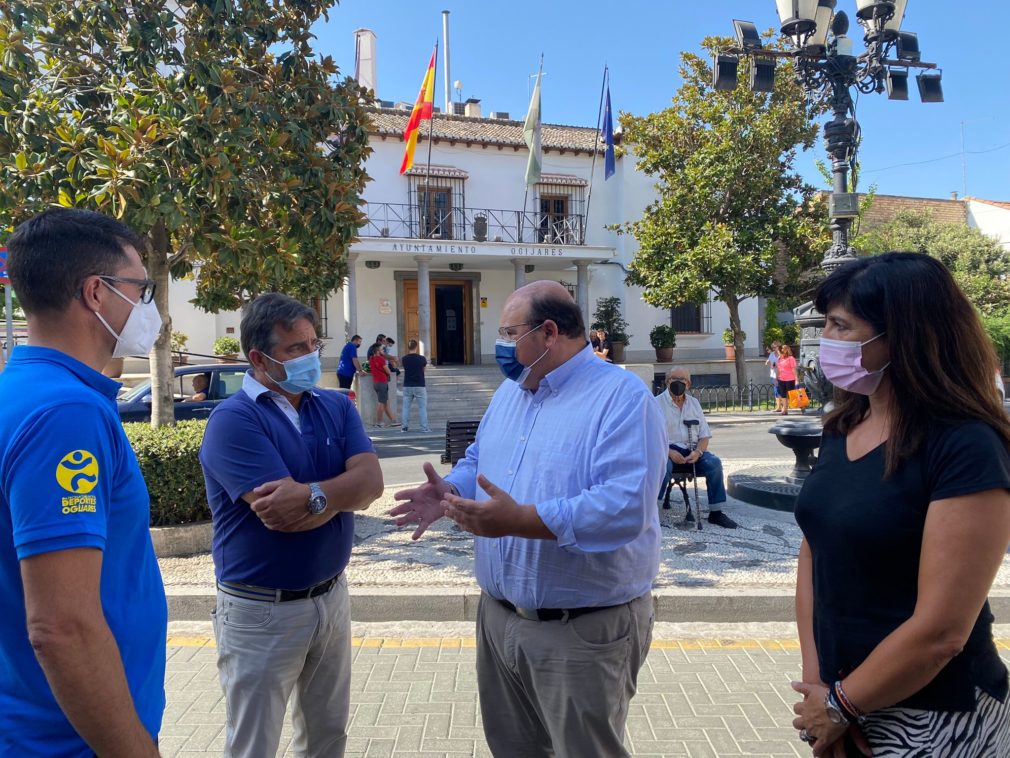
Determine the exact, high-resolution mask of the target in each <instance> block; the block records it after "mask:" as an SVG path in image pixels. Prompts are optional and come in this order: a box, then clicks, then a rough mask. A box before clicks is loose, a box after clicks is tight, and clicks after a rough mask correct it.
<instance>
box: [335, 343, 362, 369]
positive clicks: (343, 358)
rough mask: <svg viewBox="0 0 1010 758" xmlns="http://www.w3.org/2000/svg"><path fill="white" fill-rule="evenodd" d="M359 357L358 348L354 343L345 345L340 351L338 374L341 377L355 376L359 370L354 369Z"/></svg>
mask: <svg viewBox="0 0 1010 758" xmlns="http://www.w3.org/2000/svg"><path fill="white" fill-rule="evenodd" d="M357 357H358V346H357V345H355V344H354V343H353V342H348V343H347V344H346V345H344V349H343V350H341V351H340V362H339V363H338V364H337V374H338V375H339V376H354V375H355V374H356V373H357V371H358V370H357V369H356V368H354V359H355V358H357Z"/></svg>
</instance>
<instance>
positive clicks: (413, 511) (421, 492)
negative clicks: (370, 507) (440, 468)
mask: <svg viewBox="0 0 1010 758" xmlns="http://www.w3.org/2000/svg"><path fill="white" fill-rule="evenodd" d="M424 474H425V476H427V477H428V481H426V482H425V483H424V484H422V485H421V486H420V487H414V488H413V489H409V490H400V491H399V492H397V493H395V494H394V495H393V499H394V500H402V501H403V502H402V503H400V504H399V505H397V506H395V507H393V508H392V509H391V510H390V511H389V515H390V516H398V517H399V518H397V519H396V525H397V526H405V525H407V524H415V523H416V524H417V529H415V530H414V533H413V534H412V535H411V536H410V538H411V539H412V540H416V539H418V538H419V537H420V536H421V535H422V534H424V533H425V531H427V529H428V527H429V526H431V525H432V524H434V523H435V522H436V521H438V520H439V519H440V518H442V516H444V515H445V506H444V505H443V504H442V499H443V498H444V497H445V496H446V493H449V492H451V491H452V490H450V489H449V485H448V484H447V483H446V481H445V480H444V479H443V478H442V477H440V476H439V475H438V474H437V473H436V472H435V467H434V466H432V465H431V464H430V463H425V464H424Z"/></svg>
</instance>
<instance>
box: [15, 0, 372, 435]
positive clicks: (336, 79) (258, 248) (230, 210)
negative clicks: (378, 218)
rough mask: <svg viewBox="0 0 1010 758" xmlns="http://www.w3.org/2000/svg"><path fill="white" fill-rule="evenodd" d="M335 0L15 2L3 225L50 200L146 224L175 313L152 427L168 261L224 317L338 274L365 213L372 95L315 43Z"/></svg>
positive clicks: (320, 289)
mask: <svg viewBox="0 0 1010 758" xmlns="http://www.w3.org/2000/svg"><path fill="white" fill-rule="evenodd" d="M331 5H332V2H326V1H322V2H312V1H311V0H298V1H294V0H243V2H233V1H232V0H175V1H173V0H131V2H129V3H104V2H84V3H67V2H63V1H62V0H31V1H30V2H5V3H3V7H4V11H3V13H2V14H0V56H2V57H0V208H2V209H3V215H4V219H3V222H4V226H8V227H13V226H14V225H16V224H17V223H19V222H20V221H22V220H24V219H25V218H27V217H30V216H31V215H33V214H35V213H37V212H39V211H40V210H42V209H43V208H45V207H46V206H48V205H52V204H59V205H64V206H77V207H84V208H90V209H93V210H97V211H101V212H104V213H109V214H112V215H114V216H116V217H118V218H120V219H122V220H123V221H124V222H126V223H127V224H128V225H130V226H131V227H132V228H134V229H135V230H136V231H138V232H139V233H141V234H143V235H145V236H146V238H147V241H148V250H146V251H141V253H142V255H144V256H145V263H146V265H147V267H148V271H149V273H150V275H151V277H152V278H153V279H155V281H157V282H158V285H159V286H158V296H157V302H158V308H159V310H160V311H161V313H162V316H163V318H164V321H165V323H164V326H163V329H162V334H161V338H160V339H159V341H158V344H157V345H156V347H155V351H154V353H153V354H152V375H153V376H154V378H155V387H156V392H155V407H154V413H153V414H152V418H153V419H154V423H156V424H157V423H159V422H161V423H167V422H170V421H171V419H172V413H173V410H172V399H171V393H170V383H171V370H172V369H171V359H170V353H169V349H170V343H169V340H170V333H171V319H170V318H169V314H168V299H167V291H168V278H169V272H171V273H172V274H173V275H175V276H183V275H187V274H190V273H191V272H193V270H194V268H199V276H198V278H197V294H196V299H195V300H194V303H195V304H196V305H198V306H199V307H201V308H204V309H205V310H208V311H212V312H216V311H218V310H222V309H233V308H237V307H239V306H240V305H241V304H242V303H243V302H245V301H247V300H248V299H249V298H251V297H252V296H255V295H256V294H258V293H260V292H265V291H284V292H287V293H289V294H292V295H294V296H296V297H299V298H302V299H308V298H311V297H319V296H324V295H327V294H328V293H330V292H332V291H334V290H335V289H337V288H338V287H339V286H340V283H341V281H342V278H343V276H344V273H345V253H346V250H347V247H348V245H349V243H350V242H351V241H352V239H353V238H354V235H355V233H356V231H357V229H358V227H359V226H360V224H361V223H362V221H363V218H362V215H361V213H360V211H359V204H360V195H361V192H362V190H363V188H364V185H365V182H366V181H367V175H366V174H365V172H364V169H363V161H364V158H365V157H366V156H367V155H368V152H369V147H368V137H367V130H366V114H365V111H364V108H363V106H362V102H363V96H364V95H365V92H364V91H363V90H362V89H361V88H359V87H358V86H357V85H356V84H355V83H354V82H353V81H352V80H350V79H347V78H342V77H340V75H339V71H338V69H337V67H336V65H335V64H334V62H333V60H332V59H331V58H329V57H320V56H318V55H316V54H315V53H314V52H313V49H312V45H311V42H312V39H313V38H312V35H311V34H310V31H309V30H310V28H311V26H312V24H313V23H314V22H316V21H317V20H318V19H319V18H320V17H322V16H324V14H325V13H326V12H327V10H328V8H329V7H330V6H331Z"/></svg>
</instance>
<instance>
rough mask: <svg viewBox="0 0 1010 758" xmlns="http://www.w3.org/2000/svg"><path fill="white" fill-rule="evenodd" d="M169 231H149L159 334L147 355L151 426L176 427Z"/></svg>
mask: <svg viewBox="0 0 1010 758" xmlns="http://www.w3.org/2000/svg"><path fill="white" fill-rule="evenodd" d="M168 253H169V240H168V231H167V230H166V229H165V226H164V224H162V223H160V222H159V223H158V224H157V225H156V226H155V227H154V228H153V229H152V230H151V254H150V255H149V256H148V259H147V261H146V262H147V275H148V276H149V277H150V278H151V279H152V280H153V281H154V282H155V283H156V285H157V286H156V287H155V291H154V302H155V303H156V304H157V306H158V313H160V314H161V333H160V334H159V335H158V341H157V342H155V343H154V350H152V351H151V355H150V366H151V426H153V427H154V428H155V429H157V428H158V427H159V426H166V425H172V424H175V400H174V398H173V391H172V390H173V385H174V381H173V379H174V378H175V370H174V368H173V366H172V317H171V316H170V315H169V313H168V277H169V274H168Z"/></svg>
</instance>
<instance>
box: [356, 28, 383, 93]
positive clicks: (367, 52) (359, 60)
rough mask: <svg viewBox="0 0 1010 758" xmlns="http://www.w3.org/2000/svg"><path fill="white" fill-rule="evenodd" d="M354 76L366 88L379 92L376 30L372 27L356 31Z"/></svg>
mask: <svg viewBox="0 0 1010 758" xmlns="http://www.w3.org/2000/svg"><path fill="white" fill-rule="evenodd" d="M354 78H355V79H356V80H357V82H358V84H360V85H361V86H362V87H364V88H365V89H369V90H371V91H372V93H373V94H374V93H377V91H378V89H377V86H376V85H377V82H376V81H375V32H373V31H372V30H371V29H355V31H354Z"/></svg>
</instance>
